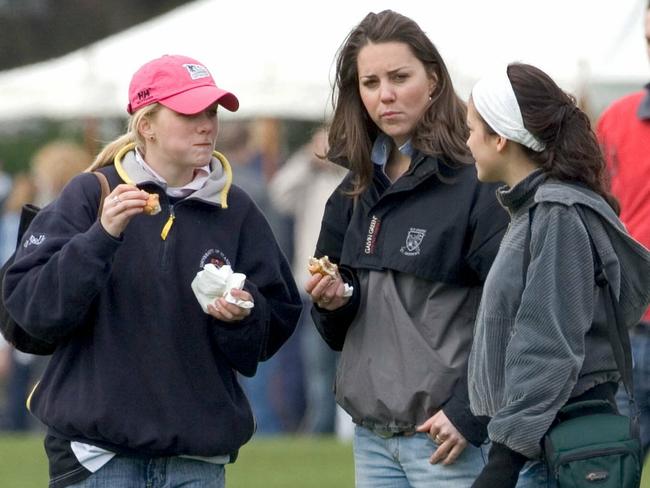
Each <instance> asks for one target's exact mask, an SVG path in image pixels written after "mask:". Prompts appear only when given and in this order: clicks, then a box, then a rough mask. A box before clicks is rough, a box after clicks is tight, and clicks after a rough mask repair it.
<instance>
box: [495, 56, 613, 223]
mask: <svg viewBox="0 0 650 488" xmlns="http://www.w3.org/2000/svg"><path fill="white" fill-rule="evenodd" d="M508 78H509V79H510V83H511V85H512V89H513V91H514V92H515V97H516V98H517V103H518V105H519V109H520V110H521V116H522V118H523V121H524V127H526V129H528V131H530V133H531V134H533V135H534V136H535V137H536V138H537V139H538V140H539V141H541V142H543V143H544V144H545V145H546V148H545V149H544V150H543V151H540V152H536V151H533V150H532V149H529V148H527V147H525V146H522V148H523V150H524V151H525V153H526V155H527V156H528V157H529V158H530V159H531V160H532V161H533V162H534V163H536V164H537V165H538V166H539V167H540V168H541V169H542V171H544V173H545V174H546V175H547V176H548V177H550V178H554V179H557V180H561V181H568V182H576V183H580V184H582V185H584V186H586V187H587V188H590V189H591V190H593V191H594V192H596V193H598V194H599V195H601V196H602V197H603V198H604V199H605V200H606V201H607V203H609V205H610V206H611V207H612V208H613V209H614V210H615V211H616V212H617V213H618V212H619V205H618V201H617V200H616V198H614V196H613V195H612V194H611V193H610V192H609V190H608V187H609V184H608V175H607V170H606V166H605V158H604V156H603V153H602V150H601V148H600V145H599V144H598V139H597V138H596V134H594V131H593V129H592V128H591V122H590V121H589V117H587V114H585V113H584V112H583V111H582V110H580V109H579V108H578V106H577V105H576V100H575V98H574V97H573V96H572V95H569V94H568V93H565V92H564V91H562V89H561V88H560V87H559V86H557V84H556V83H555V82H554V81H553V80H552V79H551V77H550V76H548V75H547V74H546V73H544V72H543V71H542V70H540V69H539V68H536V67H535V66H531V65H529V64H522V63H513V64H510V65H508Z"/></svg>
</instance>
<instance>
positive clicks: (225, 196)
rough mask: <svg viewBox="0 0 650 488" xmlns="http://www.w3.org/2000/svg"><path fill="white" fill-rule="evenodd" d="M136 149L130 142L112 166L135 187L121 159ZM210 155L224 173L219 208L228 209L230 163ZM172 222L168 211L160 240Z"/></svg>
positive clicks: (214, 154) (118, 154) (172, 215)
mask: <svg viewBox="0 0 650 488" xmlns="http://www.w3.org/2000/svg"><path fill="white" fill-rule="evenodd" d="M135 147H136V144H135V142H131V143H129V144H127V145H126V146H124V147H123V148H122V149H120V150H119V151H118V153H117V154H116V155H115V159H114V164H115V170H116V171H117V174H118V175H120V178H122V181H124V183H126V184H128V185H135V183H134V181H133V180H132V179H131V178H130V177H129V175H128V174H127V172H126V171H125V170H124V166H122V159H123V158H124V156H125V155H126V153H128V152H129V151H133V150H134V149H135ZM212 155H213V156H214V157H215V158H217V159H218V160H219V162H221V166H222V167H223V170H224V172H225V173H226V184H225V185H224V187H223V189H222V190H221V202H220V203H221V207H222V208H228V192H229V191H230V186H231V185H232V167H231V166H230V163H229V162H228V159H226V156H224V155H223V154H221V153H220V152H219V151H212ZM174 220H176V215H174V211H173V210H170V213H169V218H168V219H167V221H166V222H165V225H164V226H163V228H162V231H161V232H160V237H161V238H162V240H163V241H164V240H166V239H167V235H168V234H169V231H170V230H171V228H172V225H174Z"/></svg>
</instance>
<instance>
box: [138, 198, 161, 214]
mask: <svg viewBox="0 0 650 488" xmlns="http://www.w3.org/2000/svg"><path fill="white" fill-rule="evenodd" d="M143 210H144V213H145V214H147V215H156V214H157V213H159V212H160V211H161V210H162V209H161V208H160V197H159V195H158V194H157V193H148V194H147V203H146V204H145V206H144V209H143Z"/></svg>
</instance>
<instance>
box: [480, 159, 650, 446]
mask: <svg viewBox="0 0 650 488" xmlns="http://www.w3.org/2000/svg"><path fill="white" fill-rule="evenodd" d="M544 179H545V178H544V175H543V174H542V173H541V172H539V171H537V172H534V173H533V174H532V175H530V176H529V177H528V178H527V179H525V180H524V181H522V182H521V183H519V184H518V185H517V186H515V187H513V188H512V189H509V188H504V189H501V190H500V191H499V195H498V196H499V199H500V201H501V202H502V204H503V205H504V207H505V208H507V209H508V211H509V212H510V214H511V224H510V226H509V228H508V231H507V233H506V235H505V237H504V239H503V242H502V243H501V248H500V250H499V254H498V255H497V258H496V260H495V261H494V265H493V266H492V269H491V270H490V272H489V275H488V278H487V280H486V283H485V287H484V292H483V297H482V300H481V306H480V308H479V313H478V317H477V322H476V329H475V335H474V344H473V346H472V353H471V355H470V361H469V394H470V400H471V407H472V411H473V412H474V413H475V414H477V415H482V416H489V417H491V421H490V423H489V426H488V432H489V436H490V439H491V440H492V441H493V442H496V443H498V444H502V445H505V446H506V447H507V448H509V449H511V450H513V451H516V452H518V453H520V454H523V455H524V456H526V457H528V458H536V457H539V455H540V454H541V449H540V440H541V439H542V437H543V435H544V433H545V432H546V431H547V429H548V428H549V427H550V425H551V423H552V421H553V419H554V418H555V416H556V414H557V412H558V410H559V409H560V408H561V407H562V406H563V405H564V404H565V403H567V401H569V400H570V399H571V398H575V397H578V396H580V395H584V394H585V393H586V392H588V391H589V390H591V389H593V388H594V387H596V386H598V385H604V384H605V383H608V382H616V381H618V379H619V373H618V370H617V367H616V362H615V359H614V356H613V352H612V349H611V346H610V343H609V336H608V332H607V327H608V324H607V321H606V312H605V300H606V299H608V296H607V295H605V291H604V290H603V289H602V288H599V287H598V286H597V284H596V283H595V276H594V260H593V256H592V252H591V246H590V242H589V236H588V233H587V230H586V227H589V230H590V233H591V235H592V237H593V239H594V245H595V248H596V249H597V252H598V253H599V255H600V258H601V261H602V263H603V266H604V267H605V272H606V274H607V277H608V279H609V282H610V285H611V286H612V287H613V290H614V292H615V295H616V297H617V298H618V303H616V304H615V306H617V307H620V309H621V311H622V316H623V317H625V325H626V326H628V327H632V326H633V325H634V324H636V323H637V321H638V320H639V318H640V317H641V315H642V313H643V311H644V310H645V308H646V306H647V303H648V300H649V298H650V254H649V253H648V251H647V250H646V249H645V248H644V247H643V246H642V245H640V244H639V243H637V242H636V241H634V240H633V239H632V238H631V237H630V236H629V235H628V234H627V232H626V231H625V228H624V227H623V225H622V224H621V222H620V221H619V220H618V218H617V216H616V215H615V213H614V211H613V210H612V209H611V208H610V207H609V205H608V204H607V203H606V202H605V201H604V200H603V198H601V197H600V196H598V195H597V194H595V193H594V192H592V191H590V190H587V189H585V188H583V187H580V186H577V185H570V184H567V183H560V182H554V181H548V182H545V181H544ZM577 205H580V206H582V207H583V209H584V213H585V220H584V221H583V220H582V219H581V218H580V215H579V214H578V211H577V210H576V206H577ZM531 206H535V211H534V215H533V218H532V220H531V218H530V216H529V209H530V207H531ZM531 221H532V228H531V229H530V236H531V237H530V248H529V249H530V262H529V265H528V268H527V270H526V273H523V269H522V268H523V266H524V243H525V241H526V235H527V233H528V232H529V226H530V224H529V222H531ZM524 276H525V280H526V282H525V284H524V282H523V281H524Z"/></svg>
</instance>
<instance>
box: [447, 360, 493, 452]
mask: <svg viewBox="0 0 650 488" xmlns="http://www.w3.org/2000/svg"><path fill="white" fill-rule="evenodd" d="M463 373H464V374H463V375H462V376H461V377H460V378H459V379H458V381H457V382H456V384H455V385H454V389H453V392H452V394H451V398H449V400H447V403H445V405H444V406H443V407H442V411H443V412H444V414H445V415H446V416H447V418H448V419H449V421H450V422H451V423H452V424H454V427H456V430H458V431H459V432H460V433H461V434H463V437H464V438H465V439H466V440H467V442H469V443H471V444H473V445H474V446H476V447H479V446H480V445H481V444H483V443H484V442H485V440H486V439H487V436H488V432H487V425H488V423H489V421H490V418H489V417H482V416H476V415H474V414H473V413H472V411H471V410H470V406H469V392H468V391H467V368H465V369H464V370H463Z"/></svg>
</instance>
